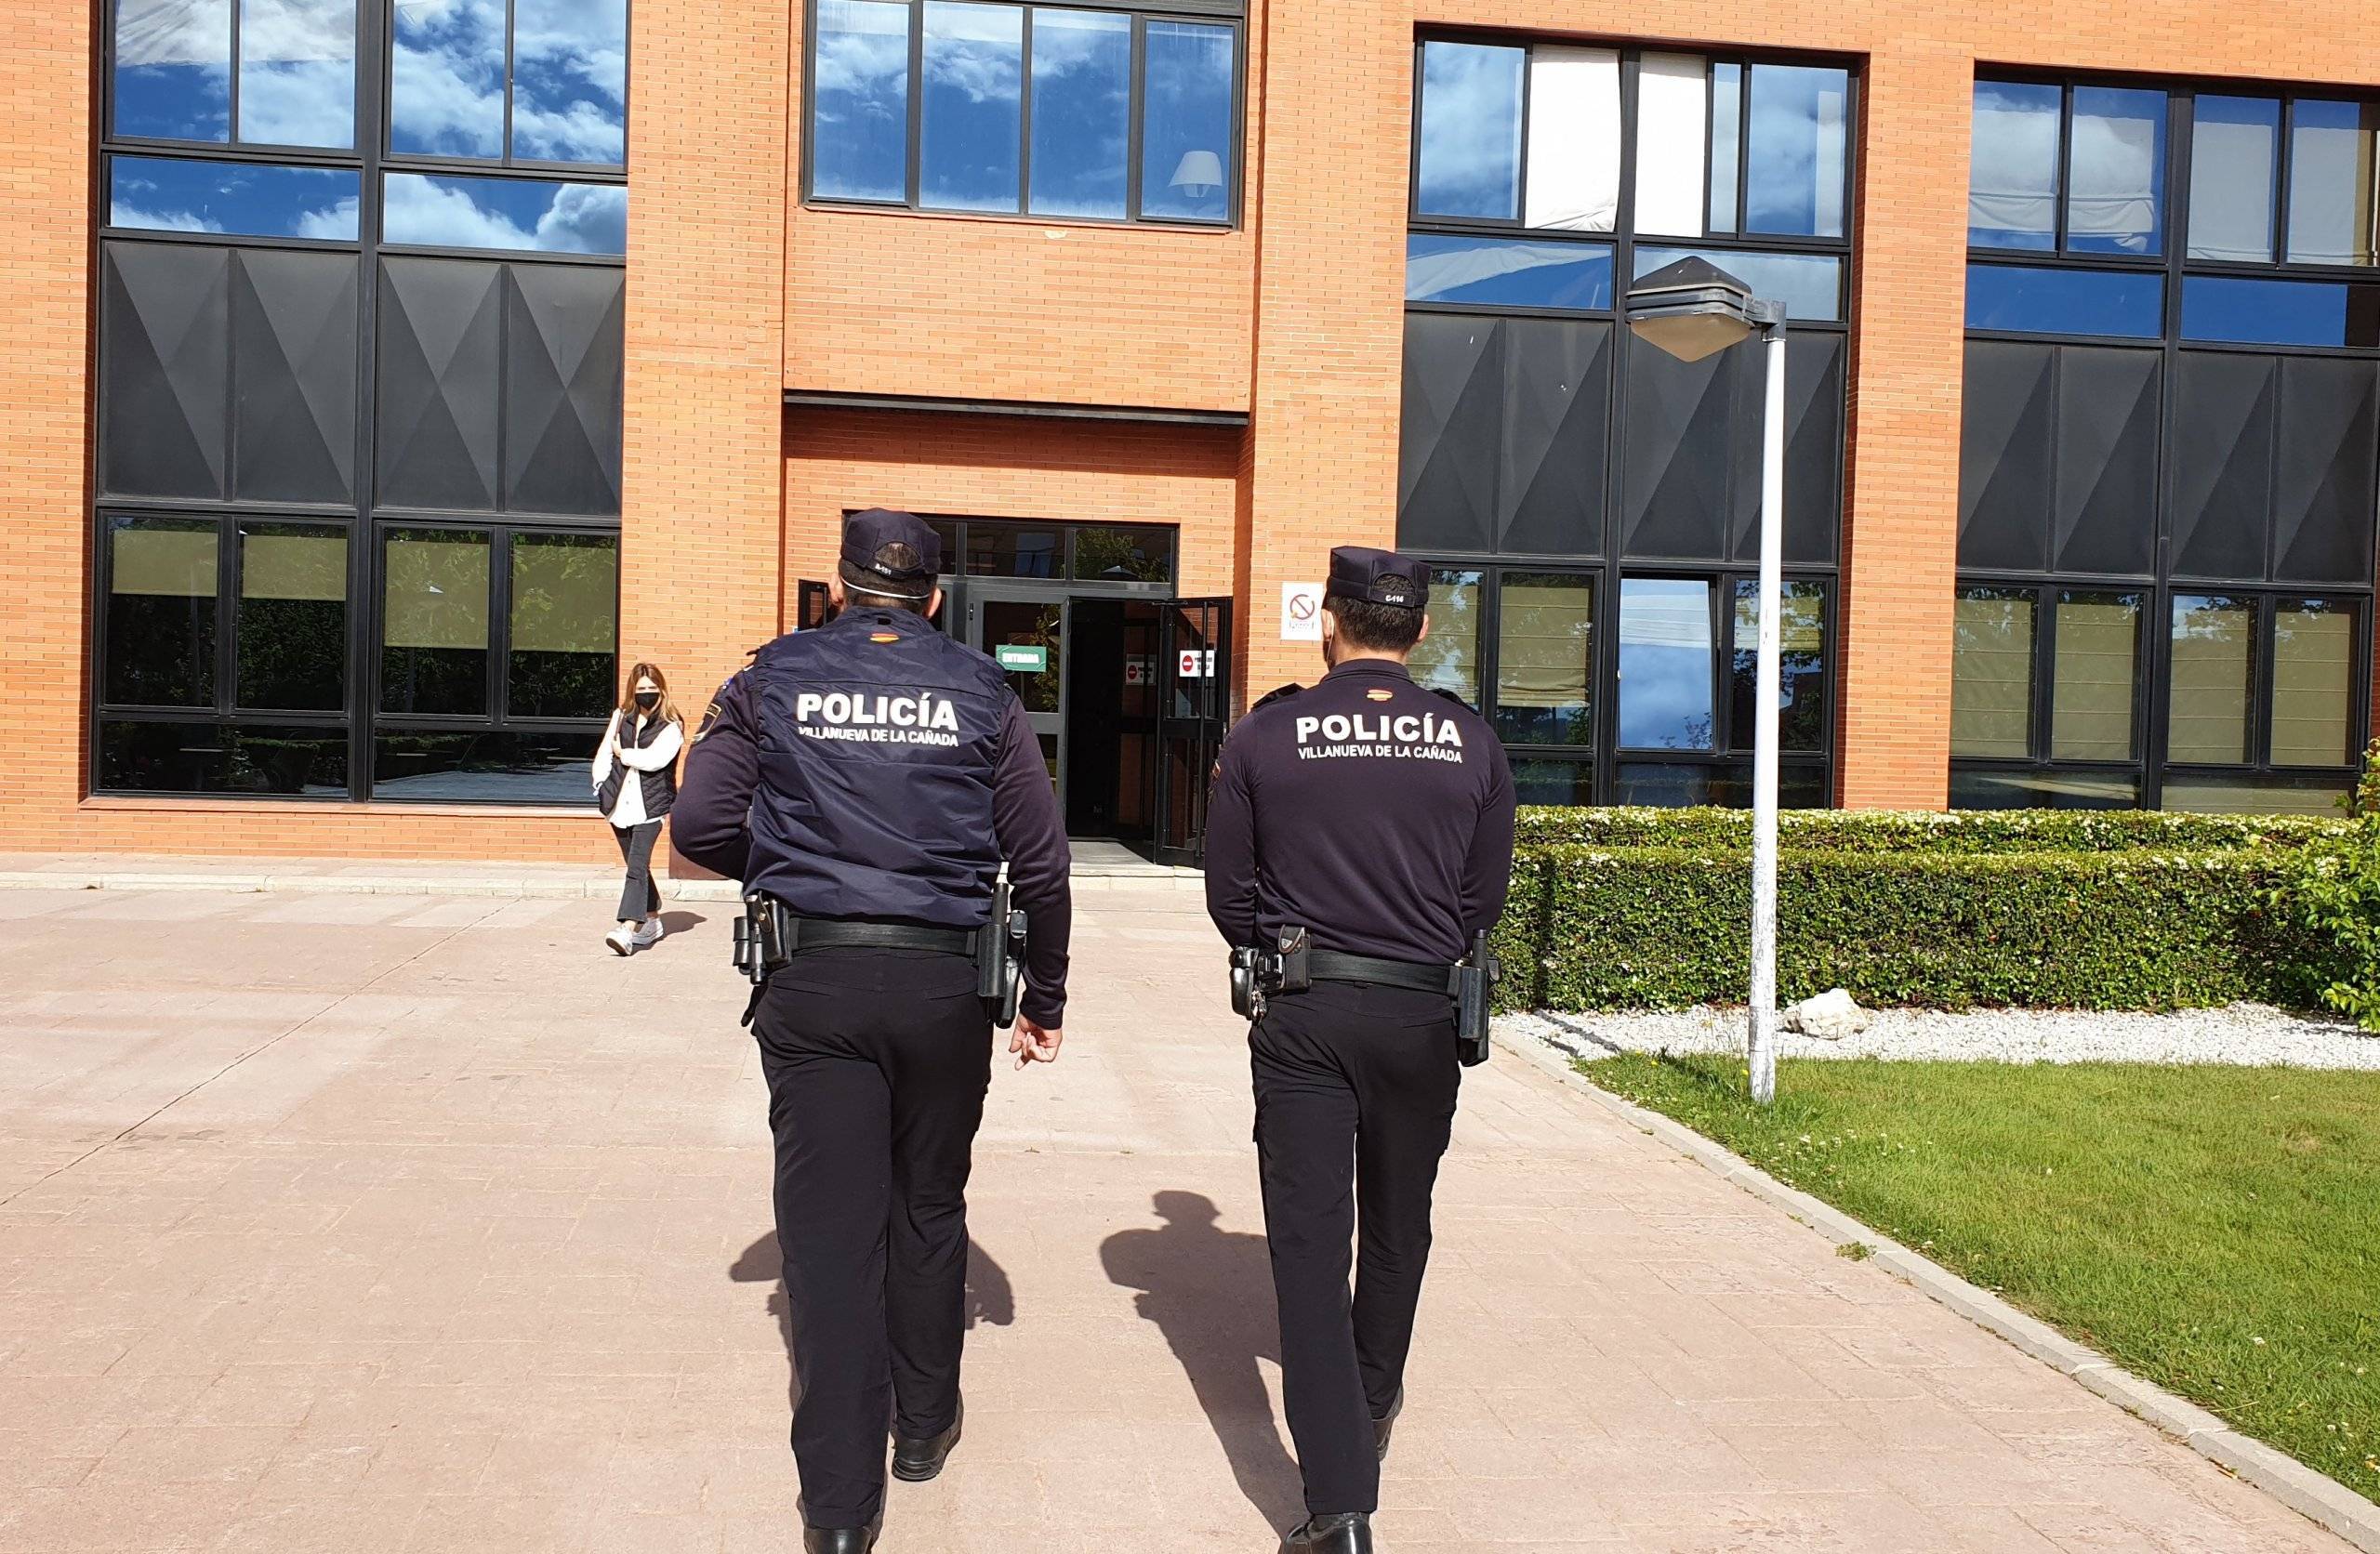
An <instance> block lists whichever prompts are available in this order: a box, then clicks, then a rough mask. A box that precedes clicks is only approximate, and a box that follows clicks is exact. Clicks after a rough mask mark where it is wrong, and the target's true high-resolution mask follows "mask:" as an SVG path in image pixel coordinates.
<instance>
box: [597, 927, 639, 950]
mask: <svg viewBox="0 0 2380 1554" xmlns="http://www.w3.org/2000/svg"><path fill="white" fill-rule="evenodd" d="M603 942H604V943H606V944H609V945H610V946H611V947H612V953H613V954H614V955H634V954H636V935H635V934H634V933H633V932H632V931H630V929H629V928H628V925H627V924H626V923H622V924H621V925H620V926H619V927H618V928H614V929H613V930H612V931H611V932H609V933H607V934H605V935H604V936H603Z"/></svg>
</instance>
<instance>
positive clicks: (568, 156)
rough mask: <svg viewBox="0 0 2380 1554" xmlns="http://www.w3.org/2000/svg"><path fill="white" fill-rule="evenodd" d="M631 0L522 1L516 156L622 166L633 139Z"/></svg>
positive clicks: (515, 53) (516, 38) (517, 16)
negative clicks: (630, 106)
mask: <svg viewBox="0 0 2380 1554" xmlns="http://www.w3.org/2000/svg"><path fill="white" fill-rule="evenodd" d="M627 135H628V0H516V4H515V7H514V10H513V19H512V154H513V155H514V156H517V157H522V158H524V159H526V160H529V161H534V162H595V163H608V164H611V165H618V164H619V163H620V162H622V161H623V160H624V159H625V156H626V152H627V143H628V142H627Z"/></svg>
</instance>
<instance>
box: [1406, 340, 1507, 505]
mask: <svg viewBox="0 0 2380 1554" xmlns="http://www.w3.org/2000/svg"><path fill="white" fill-rule="evenodd" d="M1504 396H1505V388H1504V333H1503V324H1502V323H1501V321H1499V320H1496V319H1488V318H1464V317H1460V316H1457V315H1452V314H1434V313H1408V314H1407V315H1406V319H1405V414H1404V430H1403V455H1402V460H1401V468H1400V469H1399V471H1398V478H1397V507H1396V510H1397V540H1398V543H1399V544H1402V545H1407V546H1412V547H1417V548H1426V549H1441V550H1488V549H1492V548H1494V546H1495V543H1496V514H1495V480H1496V460H1497V454H1498V448H1499V445H1500V443H1501V440H1502V426H1501V423H1502V418H1503V410H1504Z"/></svg>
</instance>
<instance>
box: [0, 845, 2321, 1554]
mask: <svg viewBox="0 0 2380 1554" xmlns="http://www.w3.org/2000/svg"><path fill="white" fill-rule="evenodd" d="M1193 900H1195V898H1187V897H1185V896H1183V894H1181V893H1178V892H1165V891H1160V892H1157V893H1153V894H1147V895H1135V894H1133V893H1131V892H1128V891H1121V890H1117V891H1112V892H1107V893H1104V894H1102V895H1101V896H1100V897H1099V898H1098V899H1097V900H1096V901H1094V902H1089V903H1087V904H1088V905H1089V906H1090V909H1091V910H1090V911H1089V913H1088V915H1087V916H1086V920H1085V921H1084V923H1083V924H1082V926H1081V928H1080V929H1079V932H1078V950H1079V961H1078V965H1079V968H1080V981H1079V983H1078V994H1077V996H1076V999H1075V1002H1074V1005H1073V1009H1072V1018H1071V1019H1070V1020H1069V1021H1068V1025H1069V1034H1070V1040H1069V1042H1068V1046H1067V1050H1066V1056H1065V1060H1064V1062H1062V1063H1061V1064H1060V1065H1059V1066H1058V1067H1057V1068H1055V1069H1054V1070H1048V1071H1039V1070H1037V1071H1035V1072H1033V1073H1026V1074H1017V1073H1012V1072H1010V1071H1008V1070H1006V1069H1005V1068H1003V1069H1002V1070H1000V1071H999V1073H998V1078H997V1080H996V1082H995V1085H994V1087H993V1099H992V1103H991V1111H990V1116H989V1121H988V1124H987V1126H986V1129H985V1139H984V1142H983V1146H982V1149H981V1151H980V1152H979V1157H978V1168H977V1172H976V1179H975V1190H974V1194H973V1201H974V1213H973V1227H974V1232H975V1237H976V1241H977V1251H976V1256H975V1261H974V1275H973V1292H972V1303H973V1320H974V1331H973V1333H972V1337H971V1340H970V1350H969V1370H968V1392H969V1399H970V1408H969V1412H968V1439H967V1442H966V1443H965V1444H964V1446H962V1448H961V1449H960V1451H959V1455H958V1456H957V1458H956V1459H955V1460H954V1462H953V1464H952V1466H951V1468H950V1470H949V1471H948V1472H947V1473H946V1474H945V1476H944V1478H943V1479H942V1480H941V1481H939V1482H935V1483H932V1484H930V1485H925V1486H920V1487H911V1486H906V1485H896V1486H894V1489H893V1496H892V1503H891V1520H890V1524H889V1526H888V1529H887V1533H886V1539H885V1544H884V1547H885V1548H886V1549H887V1550H888V1551H891V1550H903V1551H927V1550H953V1551H956V1550H997V1551H1001V1554H1021V1551H1028V1550H1030V1551H1043V1550H1053V1551H1063V1550H1092V1549H1097V1550H1103V1551H1124V1554H1131V1551H1136V1550H1148V1551H1150V1554H1179V1551H1199V1550H1217V1551H1223V1550H1244V1551H1264V1550H1269V1549H1270V1548H1271V1547H1272V1543H1271V1538H1272V1536H1273V1532H1272V1530H1273V1528H1275V1527H1276V1525H1278V1524H1280V1523H1282V1522H1285V1521H1289V1520H1290V1518H1291V1517H1292V1515H1293V1508H1294V1507H1295V1505H1296V1501H1297V1488H1296V1479H1295V1474H1294V1470H1293V1468H1292V1467H1291V1464H1290V1461H1289V1456H1288V1455H1287V1452H1286V1450H1285V1447H1284V1444H1283V1442H1284V1436H1283V1434H1282V1432H1281V1430H1280V1429H1279V1428H1278V1426H1277V1425H1276V1408H1275V1400H1276V1397H1277V1393H1278V1374H1277V1369H1276V1364H1275V1363H1274V1360H1273V1350H1274V1337H1273V1322H1272V1315H1271V1310H1270V1298H1271V1297H1270V1292H1269V1288H1268V1284H1267V1280H1266V1274H1265V1269H1264V1260H1263V1241H1262V1239H1261V1237H1260V1234H1259V1232H1260V1231H1261V1229H1262V1226H1261V1221H1260V1219H1259V1218H1258V1213H1257V1206H1256V1203H1257V1200H1256V1183H1255V1170H1254V1163H1253V1160H1252V1158H1251V1155H1250V1149H1249V1146H1248V1141H1247V1140H1248V1132H1249V1123H1250V1103H1249V1098H1248V1092H1247V1082H1246V1065H1245V1059H1244V1056H1243V1053H1242V1050H1241V1048H1240V1046H1239V1040H1238V1036H1237V1034H1236V1032H1235V1031H1234V1030H1233V1029H1232V1022H1231V1020H1230V1017H1229V1015H1228V1013H1227V1012H1226V1010H1225V1009H1224V1008H1223V1000H1222V997H1221V995H1220V990H1219V987H1218V979H1217V977H1216V976H1215V975H1214V966H1215V955H1214V953H1213V946H1212V943H1211V942H1210V939H1209V937H1208V934H1207V930H1206V927H1205V924H1204V923H1203V921H1202V920H1200V919H1198V918H1197V917H1195V916H1192V915H1188V914H1187V912H1186V911H1185V908H1187V907H1188V906H1189V905H1190V904H1191V902H1192V901H1193ZM669 920H670V923H671V926H672V928H674V929H675V930H677V931H676V932H675V933H674V934H673V936H672V937H671V938H670V939H668V941H666V942H664V943H663V944H662V945H661V946H660V947H659V948H658V949H656V950H655V951H653V952H651V953H649V954H647V955H641V956H639V957H638V958H636V959H634V960H631V961H621V960H617V959H615V958H614V957H613V956H611V955H608V954H606V953H604V952H603V951H602V947H601V945H600V944H599V943H598V942H597V937H598V935H599V934H601V933H602V930H603V928H605V926H606V925H605V924H604V922H603V921H602V908H601V905H600V903H597V902H588V901H585V900H564V899H534V900H515V901H496V900H487V899H476V900H475V899H446V898H438V897H432V898H428V899H424V898H420V897H399V896H375V895H363V896H348V895H327V894H324V895H236V894H226V893H219V892H218V893H207V892H176V893H143V892H137V891H113V890H111V891H100V892H85V891H48V890H41V889H17V890H11V891H6V892H0V964H5V965H6V967H7V979H6V981H0V1029H5V1030H6V1031H7V1040H6V1041H5V1042H4V1043H0V1550H7V1551H12V1554H13V1551H18V1550H43V1551H47V1550H84V1549H102V1548H104V1549H127V1550H133V1549H139V1550H146V1549H220V1550H237V1551H241V1554H270V1551H275V1550H300V1549H302V1550H324V1551H328V1550H341V1551H344V1550H350V1549H368V1550H373V1551H376V1554H377V1551H381V1550H423V1551H435V1554H460V1551H468V1550H478V1549H488V1550H503V1551H505V1554H533V1551H539V1550H573V1551H587V1554H593V1551H598V1550H648V1549H654V1550H658V1549H666V1550H673V1551H674V1550H713V1551H722V1554H723V1551H725V1550H731V1549H732V1550H737V1551H745V1550H775V1549H785V1548H790V1547H794V1541H793V1539H794V1533H793V1529H794V1526H795V1509H794V1495H795V1485H794V1480H793V1474H792V1468H791V1463H790V1460H789V1458H788V1456H787V1453H786V1451H785V1448H784V1438H785V1427H786V1413H785V1410H786V1394H787V1363H786V1358H785V1350H784V1342H783V1334H782V1331H781V1327H780V1322H781V1316H780V1310H781V1308H780V1307H779V1305H778V1300H777V1292H776V1284H775V1261H776V1258H775V1249H774V1241H773V1239H772V1237H771V1235H770V1232H769V1205H768V1192H767V1182H768V1173H767V1168H766V1153H765V1132H764V1127H763V1123H762V1115H761V1101H762V1088H761V1085H760V1076H759V1073H758V1071H757V1065H756V1064H755V1062H754V1060H753V1055H752V1051H751V1048H750V1047H749V1045H748V1043H747V1040H746V1039H745V1038H744V1037H743V1036H742V1035H741V1034H739V1033H738V1031H737V1030H736V1028H735V1014H736V1012H737V1010H738V1008H739V1007H740V1005H741V1002H742V1000H741V996H740V994H739V991H738V988H737V985H736V984H735V982H734V981H733V979H732V977H731V974H730V973H729V972H728V970H727V968H726V967H725V965H724V959H725V953H726V951H725V943H726V923H725V921H724V918H723V915H722V909H721V908H720V907H718V906H715V905H707V904H694V905H692V906H690V907H686V908H681V909H679V910H676V911H673V912H672V914H671V915H670V919H669ZM629 1009H640V1010H641V1011H642V1012H643V1013H644V1014H645V1015H646V1016H648V1017H650V1018H651V1022H652V1024H653V1025H654V1026H655V1029H653V1030H650V1031H648V1030H644V1029H641V1028H640V1026H639V1025H638V1024H637V1023H632V1022H631V1021H629V1020H628V1019H627V1018H624V1011H626V1010H629ZM1464 1088H1465V1093H1464V1097H1463V1106H1462V1113H1461V1122H1460V1124H1459V1126H1458V1127H1457V1131H1456V1143H1455V1148H1454V1152H1453V1154H1452V1156H1451V1157H1450V1158H1449V1160H1448V1166H1447V1170H1446V1174H1445V1179H1444V1186H1443V1191H1442V1194H1441V1198H1440V1209H1439V1217H1438V1226H1439V1235H1438V1249H1437V1255H1436V1260H1435V1264H1434V1267H1433V1271H1432V1275H1431V1284H1430V1289H1429V1292H1428V1295H1427V1297H1426V1298H1425V1300H1424V1303H1423V1309H1422V1318H1423V1328H1422V1332H1421V1337H1420V1339H1419V1341H1418V1343H1417V1345H1416V1349H1415V1353H1414V1358H1413V1364H1412V1370H1411V1374H1410V1383H1411V1386H1410V1393H1411V1397H1412V1403H1411V1406H1410V1407H1409V1408H1408V1411H1407V1413H1406V1416H1405V1419H1404V1423H1403V1425H1402V1427H1401V1428H1400V1429H1399V1431H1398V1435H1397V1449H1396V1453H1395V1455H1394V1456H1393V1457H1392V1458H1391V1460H1390V1464H1389V1468H1388V1472H1387V1476H1386V1482H1385V1484H1384V1495H1385V1497H1386V1504H1387V1509H1386V1511H1385V1512H1384V1514H1383V1515H1382V1519H1381V1529H1382V1542H1383V1547H1386V1548H1387V1549H1389V1550H1392V1551H1393V1554H1421V1550H1425V1549H1439V1550H1454V1549H1464V1550H1471V1549H1478V1548H1481V1547H1504V1548H1527V1549H1568V1548H1582V1549H1586V1548H1592V1549H1607V1548H1613V1549H1618V1548H1633V1549H1662V1550H1735V1549H1744V1548H1759V1549H1764V1550H1778V1549H1827V1550H1851V1549H1876V1550H1894V1551H1903V1550H1928V1551H1934V1550H1976V1551H1985V1550H1989V1551H1991V1554H2012V1551H2013V1554H2024V1551H2029V1550H2031V1551H2040V1550H2051V1549H2069V1550H2084V1549H2088V1550H2094V1551H2103V1550H2115V1549H2157V1550H2175V1551H2182V1550H2188V1551H2195V1554H2206V1551H2233V1550H2238V1551H2249V1550H2254V1551H2256V1554H2279V1551H2283V1550H2316V1549H2320V1550H2337V1549H2343V1548H2344V1547H2345V1545H2343V1544H2341V1543H2338V1542H2337V1541H2335V1540H2334V1539H2332V1538H2331V1537H2329V1535H2328V1534H2322V1533H2321V1532H2319V1531H2318V1530H2317V1529H2315V1528H2314V1527H2313V1526H2312V1525H2311V1524H2310V1523H2307V1522H2305V1521H2300V1520H2299V1519H2298V1518H2296V1517H2295V1516H2294V1515H2293V1514H2291V1513H2290V1512H2288V1511H2286V1510H2283V1509H2281V1508H2280V1507H2278V1506H2276V1505H2275V1504H2274V1503H2272V1502H2271V1501H2269V1500H2268V1499H2266V1498H2265V1497H2264V1496H2262V1495H2259V1494H2258V1493H2256V1492H2254V1491H2253V1490H2251V1489H2248V1488H2247V1487H2245V1486H2243V1485H2241V1484H2239V1483H2237V1482H2233V1481H2231V1480H2229V1479H2228V1478H2226V1477H2225V1476H2224V1475H2223V1474H2222V1473H2221V1472H2219V1471H2218V1470H2217V1469H2215V1468H2214V1467H2212V1466H2211V1465H2209V1464H2208V1463H2206V1462H2205V1461H2203V1460H2202V1459H2201V1458H2199V1457H2198V1456H2196V1455H2193V1454H2191V1453H2190V1452H2188V1450H2186V1449H2185V1448H2183V1447H2180V1446H2178V1445H2175V1444H2173V1443H2171V1442H2166V1441H2164V1440H2163V1439H2162V1438H2161V1437H2159V1436H2157V1435H2156V1434H2155V1433H2154V1432H2152V1431H2151V1430H2149V1429H2148V1428H2147V1427H2146V1426H2144V1425H2141V1424H2139V1423H2138V1422H2136V1421H2135V1420H2133V1419H2132V1418H2130V1417H2129V1416H2125V1415H2123V1414H2121V1413H2119V1412H2118V1411H2117V1410H2115V1409H2114V1408H2113V1407H2111V1406H2109V1405H2108V1404H2106V1403H2101V1402H2099V1401H2098V1400H2097V1399H2096V1398H2094V1397H2091V1396H2090V1395H2088V1394H2086V1393H2085V1392H2083V1390H2082V1389H2080V1388H2078V1387H2076V1386H2075V1385H2074V1384H2072V1383H2071V1382H2069V1381H2066V1380H2064V1379H2061V1378H2060V1377H2058V1376H2055V1375H2053V1374H2052V1373H2050V1372H2049V1371H2047V1370H2045V1369H2043V1367H2041V1366H2039V1365H2037V1364H2035V1363H2032V1362H2031V1361H2029V1360H2026V1359H2024V1358H2022V1357H2021V1356H2019V1355H2018V1354H2017V1353H2016V1351H2015V1350H2012V1349H2009V1348H2007V1347H2006V1346H2004V1345H2003V1344H2001V1343H2000V1342H1999V1341H1997V1340H1996V1339H1993V1338H1990V1337H1987V1336H1985V1335H1984V1334H1982V1333H1981V1332H1979V1331H1978V1330H1977V1329H1975V1328H1973V1327H1971V1326H1969V1325H1967V1324H1964V1322H1962V1321H1960V1320H1959V1319H1958V1318H1956V1317H1954V1316H1952V1315H1951V1314H1950V1313H1949V1312H1948V1311H1946V1310H1942V1309H1940V1308H1938V1307H1937V1306H1935V1305H1933V1304H1932V1303H1931V1302H1929V1301H1927V1300H1926V1299H1924V1297H1921V1296H1919V1295H1917V1294H1916V1293H1915V1292H1913V1291H1911V1290H1910V1289H1908V1288H1906V1287H1904V1286H1902V1285H1900V1284H1896V1283H1895V1282H1893V1281H1892V1280H1891V1279H1890V1278H1889V1277H1887V1276H1885V1275H1884V1273H1882V1272H1881V1271H1877V1270H1874V1269H1872V1268H1869V1267H1864V1266H1861V1265H1858V1264H1854V1263H1850V1262H1846V1261H1845V1260H1843V1259H1841V1258H1836V1257H1835V1256H1834V1255H1833V1254H1832V1252H1831V1249H1830V1248H1829V1247H1828V1245H1826V1244H1825V1242H1824V1241H1823V1240H1822V1239H1820V1238H1819V1237H1818V1236H1815V1235H1813V1234H1811V1233H1810V1232H1809V1231H1806V1230H1804V1229H1803V1228H1801V1227H1800V1226H1798V1225H1795V1224H1793V1223H1792V1222H1791V1221H1789V1220H1787V1219H1786V1218H1783V1217H1782V1216H1781V1215H1779V1214H1778V1213H1777V1212H1775V1211H1773V1210H1771V1209H1769V1208H1767V1207H1765V1206H1764V1205H1761V1204H1759V1203H1758V1202H1756V1201H1755V1200H1753V1199H1752V1197H1750V1196H1749V1195H1747V1194H1745V1193H1743V1192H1739V1191H1738V1190H1736V1189H1734V1188H1731V1187H1728V1186H1726V1185H1725V1184H1724V1183H1722V1182H1720V1181H1719V1180H1718V1179H1715V1178H1714V1177H1712V1175H1710V1174H1709V1173H1708V1172H1706V1171H1704V1170H1703V1169H1702V1168H1701V1167H1699V1166H1697V1165H1692V1164H1690V1163H1688V1162H1686V1161H1685V1160H1683V1159H1681V1158H1679V1157H1677V1156H1675V1155H1673V1154H1672V1153H1671V1152H1669V1151H1668V1150H1666V1149H1664V1148H1662V1147H1661V1146H1659V1145H1658V1144H1656V1143H1655V1142H1654V1141H1652V1140H1651V1139H1646V1138H1645V1137H1643V1136H1641V1135H1639V1134H1637V1133H1635V1132H1634V1131H1633V1130H1632V1129H1630V1128H1629V1127H1628V1126H1626V1125H1625V1124H1623V1123H1621V1122H1620V1121H1619V1120H1618V1119H1617V1118H1616V1117H1615V1116H1614V1115H1613V1114H1612V1113H1607V1111H1605V1110H1604V1109H1603V1108H1601V1107H1599V1106H1596V1105H1594V1104H1593V1103H1592V1102H1591V1101H1587V1100H1583V1099H1581V1098H1580V1097H1578V1096H1577V1095H1575V1094H1573V1093H1571V1092H1569V1091H1567V1090H1566V1089H1565V1088H1564V1087H1563V1086H1561V1085H1560V1084H1559V1083H1558V1082H1556V1081H1554V1080H1553V1079H1552V1078H1550V1077H1548V1076H1547V1075H1545V1074H1543V1073H1539V1072H1537V1071H1535V1070H1533V1069H1531V1068H1529V1067H1528V1066H1527V1065H1525V1064H1523V1063H1520V1062H1517V1061H1514V1060H1511V1059H1510V1058H1509V1057H1508V1058H1506V1059H1505V1060H1500V1061H1499V1062H1498V1063H1496V1064H1494V1065H1492V1066H1491V1067H1490V1068H1489V1069H1488V1070H1486V1071H1484V1072H1482V1073H1477V1074H1474V1075H1473V1076H1472V1077H1471V1078H1469V1079H1467V1080H1466V1083H1465V1087H1464Z"/></svg>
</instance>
